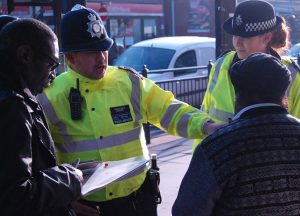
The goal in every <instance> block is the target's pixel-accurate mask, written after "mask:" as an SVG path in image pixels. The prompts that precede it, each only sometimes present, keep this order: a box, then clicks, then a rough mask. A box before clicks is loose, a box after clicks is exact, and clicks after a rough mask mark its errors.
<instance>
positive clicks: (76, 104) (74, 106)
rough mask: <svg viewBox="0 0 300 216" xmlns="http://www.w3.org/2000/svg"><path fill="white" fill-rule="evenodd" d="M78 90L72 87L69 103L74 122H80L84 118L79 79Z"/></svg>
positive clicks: (77, 81) (77, 82)
mask: <svg viewBox="0 0 300 216" xmlns="http://www.w3.org/2000/svg"><path fill="white" fill-rule="evenodd" d="M76 84H77V86H76V88H73V87H71V88H70V93H69V98H68V99H69V103H70V110H71V118H72V120H80V119H81V118H82V111H81V103H82V97H81V93H80V90H79V79H78V78H77V80H76Z"/></svg>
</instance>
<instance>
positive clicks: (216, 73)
mask: <svg viewBox="0 0 300 216" xmlns="http://www.w3.org/2000/svg"><path fill="white" fill-rule="evenodd" d="M225 57H226V55H224V56H222V57H221V58H220V59H218V60H217V62H216V66H215V70H214V74H213V77H212V81H211V83H210V86H209V90H208V91H209V92H210V93H212V91H213V90H214V88H215V86H216V84H217V80H218V76H219V74H220V70H221V66H222V64H223V62H224V60H225Z"/></svg>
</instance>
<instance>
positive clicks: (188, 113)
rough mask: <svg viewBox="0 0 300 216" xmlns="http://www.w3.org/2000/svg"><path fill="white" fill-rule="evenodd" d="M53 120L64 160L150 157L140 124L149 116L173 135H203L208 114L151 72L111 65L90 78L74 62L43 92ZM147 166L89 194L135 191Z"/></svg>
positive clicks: (97, 198) (93, 197) (110, 196)
mask: <svg viewBox="0 0 300 216" xmlns="http://www.w3.org/2000/svg"><path fill="white" fill-rule="evenodd" d="M77 78H78V79H79V87H80V92H81V95H82V97H83V100H82V106H81V107H82V119H80V120H72V119H71V114H70V104H69V101H68V96H69V92H70V88H71V87H74V88H76V80H77ZM39 100H40V102H41V104H42V106H43V108H44V111H45V113H46V116H47V120H48V122H49V126H50V129H51V133H52V136H53V139H54V142H55V146H56V149H57V156H58V159H59V162H60V163H64V162H66V163H71V162H73V161H74V160H75V159H76V158H80V159H81V161H88V160H95V161H113V160H122V159H126V158H130V157H137V156H141V157H144V158H149V156H148V149H147V146H146V142H145V137H144V132H143V127H142V124H143V123H146V122H147V121H148V122H150V123H152V124H153V125H155V126H157V127H159V128H161V129H163V130H165V131H167V132H168V133H170V134H172V135H178V136H183V137H188V138H202V137H204V135H203V133H202V126H203V123H204V122H205V121H207V120H208V115H207V114H206V113H204V112H202V111H200V110H198V109H196V108H194V107H192V106H189V105H188V104H186V103H183V102H181V101H178V100H176V99H175V98H174V95H173V94H172V93H171V92H168V91H164V90H162V89H161V88H159V87H158V86H157V85H156V84H155V83H153V82H152V81H151V80H149V79H147V78H142V77H141V76H139V75H138V74H137V73H134V72H131V71H129V70H126V69H121V68H117V67H108V69H107V71H106V74H105V76H104V78H102V79H101V80H91V79H88V78H86V77H83V76H81V75H80V74H78V73H77V72H75V71H73V70H72V69H71V68H69V69H68V71H67V72H65V73H62V74H61V75H59V76H58V77H56V78H55V80H54V81H53V83H52V84H51V86H50V87H48V88H47V89H45V91H44V92H43V94H41V95H39ZM146 171H147V168H145V171H144V172H142V173H140V174H137V175H135V176H132V177H130V178H128V179H125V180H121V181H118V182H116V183H113V184H111V185H109V186H107V187H106V188H104V189H102V190H100V191H99V192H95V193H93V194H92V195H90V196H88V197H87V198H86V199H87V200H91V201H105V200H111V199H115V198H118V197H124V196H127V195H129V194H131V193H132V192H134V191H136V190H137V189H138V188H139V187H140V186H141V184H142V183H143V181H144V179H145V173H146Z"/></svg>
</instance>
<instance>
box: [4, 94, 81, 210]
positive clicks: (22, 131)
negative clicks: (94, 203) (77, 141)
mask: <svg viewBox="0 0 300 216" xmlns="http://www.w3.org/2000/svg"><path fill="white" fill-rule="evenodd" d="M0 119H1V121H0V139H1V142H0V143H1V144H0V147H1V150H0V167H1V168H0V171H1V174H0V191H1V193H0V214H1V215H62V214H56V213H55V212H57V210H58V209H61V208H66V207H67V205H68V204H69V203H70V202H71V201H73V200H76V199H77V198H78V197H79V196H80V190H81V183H80V180H79V177H78V176H77V174H76V173H75V171H74V168H73V167H72V166H70V165H60V166H55V159H54V158H53V157H54V156H53V154H51V151H50V149H48V148H47V146H49V144H46V143H44V142H45V140H43V139H42V138H41V137H34V134H33V122H32V117H31V115H30V111H28V106H27V105H26V104H25V103H24V101H21V100H18V99H15V98H10V99H8V100H6V101H4V102H3V101H2V102H1V103H0ZM45 128H46V127H45ZM38 138H40V140H39V139H38ZM37 140H38V142H37ZM52 144H53V143H52ZM34 155H39V156H38V157H36V158H35V157H34ZM53 161H54V163H53ZM33 164H37V165H35V166H34V167H38V168H39V169H38V170H34V169H33Z"/></svg>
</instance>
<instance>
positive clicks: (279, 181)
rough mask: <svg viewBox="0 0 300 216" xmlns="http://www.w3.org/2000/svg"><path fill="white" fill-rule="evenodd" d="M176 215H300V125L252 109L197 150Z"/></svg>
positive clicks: (274, 111)
mask: <svg viewBox="0 0 300 216" xmlns="http://www.w3.org/2000/svg"><path fill="white" fill-rule="evenodd" d="M172 213H173V215H174V216H186V215H189V216H196V215H197V216H200V215H201V216H208V215H216V216H219V215H220V216H227V215H236V216H246V215H247V216H252V215H253V216H254V215H255V216H258V215H260V216H282V215H285V216H290V215H300V121H299V120H298V119H296V118H294V117H292V116H290V115H289V114H288V113H287V112H286V110H285V109H283V108H281V107H277V106H267V107H259V108H252V109H250V110H248V111H245V112H244V113H243V114H242V115H241V116H240V117H239V118H238V119H236V120H233V121H232V123H230V124H229V125H228V126H226V127H224V128H221V129H219V130H217V131H216V132H215V133H214V134H213V135H211V136H209V137H207V138H206V139H205V140H204V141H203V142H202V143H201V144H200V145H199V146H198V147H197V149H196V151H195V152H194V155H193V158H192V161H191V163H190V166H189V168H188V171H187V173H186V174H185V176H184V178H183V181H182V183H181V186H180V189H179V193H178V197H177V199H176V201H175V203H174V205H173V209H172Z"/></svg>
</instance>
